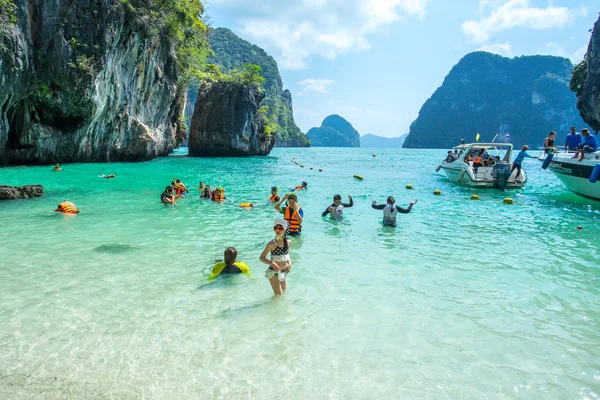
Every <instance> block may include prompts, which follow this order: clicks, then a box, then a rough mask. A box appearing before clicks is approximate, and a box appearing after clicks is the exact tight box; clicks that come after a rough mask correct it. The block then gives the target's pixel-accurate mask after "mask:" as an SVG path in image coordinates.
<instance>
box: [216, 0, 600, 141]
mask: <svg viewBox="0 0 600 400" xmlns="http://www.w3.org/2000/svg"><path fill="white" fill-rule="evenodd" d="M205 5H206V7H207V15H208V16H209V17H210V19H211V23H212V25H213V26H214V27H218V26H223V27H227V28H230V29H232V30H233V31H234V32H235V33H236V34H238V35H239V36H241V37H242V38H244V39H246V40H248V41H250V42H252V43H255V44H257V45H259V46H260V47H262V48H263V49H265V50H266V51H267V52H268V53H269V54H270V55H272V56H273V57H274V58H275V60H277V63H278V65H279V70H280V73H281V76H282V78H283V82H284V86H285V87H286V88H288V89H289V90H290V91H291V92H292V97H293V103H294V117H295V118H296V122H297V124H298V126H299V127H300V128H301V129H302V130H303V131H304V132H306V131H307V130H308V129H310V128H312V127H313V126H319V125H321V121H322V120H323V119H324V118H325V117H326V116H327V115H330V114H339V115H341V116H343V117H344V118H346V119H347V120H348V121H350V123H352V124H353V125H354V127H355V128H356V129H357V130H358V131H359V132H360V133H361V135H364V134H367V133H373V134H376V135H380V136H387V137H393V136H399V135H402V134H404V133H406V132H408V130H409V126H410V124H411V123H412V121H414V120H415V119H416V118H417V116H418V113H419V109H420V108H421V105H422V104H423V103H424V102H425V100H427V98H429V97H430V96H431V94H432V93H433V92H434V91H435V89H437V88H438V87H439V86H440V85H441V84H442V81H443V80H444V77H445V76H446V74H447V73H448V72H449V71H450V69H451V68H452V67H453V66H454V65H455V64H456V63H457V62H458V61H459V60H460V59H461V58H462V57H463V56H464V55H465V54H467V53H469V52H472V51H476V50H486V51H491V52H494V53H497V54H501V55H504V56H510V57H514V56H520V55H529V54H551V55H557V56H563V57H568V58H570V59H571V61H573V62H579V61H581V59H582V58H583V55H584V53H585V51H586V49H587V44H588V42H589V38H590V33H589V32H588V30H589V29H591V28H592V27H593V24H594V22H595V21H596V20H597V18H598V12H600V1H590V0H587V1H581V0H553V1H550V0H459V1H450V0H206V1H205Z"/></svg>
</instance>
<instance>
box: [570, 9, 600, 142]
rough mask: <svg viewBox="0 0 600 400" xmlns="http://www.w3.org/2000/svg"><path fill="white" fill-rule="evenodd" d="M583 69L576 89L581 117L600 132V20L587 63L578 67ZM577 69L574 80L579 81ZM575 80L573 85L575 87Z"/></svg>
mask: <svg viewBox="0 0 600 400" xmlns="http://www.w3.org/2000/svg"><path fill="white" fill-rule="evenodd" d="M578 67H580V68H583V69H584V71H581V72H582V74H581V75H582V76H581V79H582V81H583V82H581V83H580V84H579V85H577V86H580V87H576V88H574V89H575V90H576V91H577V95H578V101H577V108H579V112H580V114H581V117H582V118H583V120H584V121H585V122H587V123H588V124H589V126H590V127H591V128H592V129H593V130H595V131H598V130H600V18H598V21H596V23H595V24H594V30H593V31H592V38H591V39H590V43H589V45H588V49H587V53H586V59H585V61H584V62H583V63H582V64H580V65H578ZM577 69H578V68H577V67H576V68H575V70H574V71H573V74H574V76H573V78H574V79H577V76H576V73H577ZM573 83H574V82H573V80H571V85H572V87H573Z"/></svg>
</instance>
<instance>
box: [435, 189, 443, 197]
mask: <svg viewBox="0 0 600 400" xmlns="http://www.w3.org/2000/svg"><path fill="white" fill-rule="evenodd" d="M433 194H435V195H436V196H439V195H440V194H442V192H441V191H439V190H437V189H436V190H434V191H433Z"/></svg>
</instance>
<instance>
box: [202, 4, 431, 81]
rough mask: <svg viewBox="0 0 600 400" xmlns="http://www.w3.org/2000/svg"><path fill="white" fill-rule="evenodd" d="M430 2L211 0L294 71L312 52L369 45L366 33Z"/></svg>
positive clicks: (335, 52)
mask: <svg viewBox="0 0 600 400" xmlns="http://www.w3.org/2000/svg"><path fill="white" fill-rule="evenodd" d="M428 1H429V0H296V1H281V0H260V1H257V0H210V1H209V3H208V4H209V13H210V10H215V11H217V12H220V13H223V14H227V15H228V16H229V17H231V18H233V19H234V21H235V23H236V24H237V25H238V28H237V29H234V30H236V31H237V32H238V33H239V34H240V35H241V36H242V37H243V38H244V39H247V40H249V41H251V42H253V43H256V44H257V45H259V46H261V47H263V48H264V49H265V50H267V52H269V53H271V54H273V55H274V57H275V59H276V60H277V62H278V63H279V65H280V66H281V67H282V68H284V69H291V70H299V69H303V68H305V67H306V66H307V64H308V63H309V61H310V59H311V57H313V56H315V55H317V56H321V57H325V58H329V59H334V58H336V57H337V56H339V55H341V54H346V53H348V52H351V51H360V50H365V49H368V48H369V46H370V44H369V41H368V39H367V37H368V36H369V35H371V34H373V33H376V32H379V31H381V30H382V29H383V28H384V27H386V26H388V25H390V24H393V23H397V22H399V21H403V20H404V19H405V18H407V17H417V18H421V17H423V16H424V14H425V6H426V4H427V2H428Z"/></svg>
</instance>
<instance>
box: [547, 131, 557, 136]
mask: <svg viewBox="0 0 600 400" xmlns="http://www.w3.org/2000/svg"><path fill="white" fill-rule="evenodd" d="M550 135H556V132H554V131H552V132H550V133H549V134H548V136H550Z"/></svg>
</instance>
